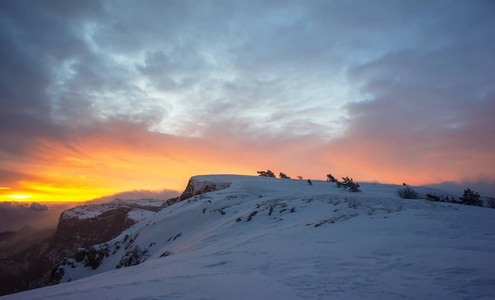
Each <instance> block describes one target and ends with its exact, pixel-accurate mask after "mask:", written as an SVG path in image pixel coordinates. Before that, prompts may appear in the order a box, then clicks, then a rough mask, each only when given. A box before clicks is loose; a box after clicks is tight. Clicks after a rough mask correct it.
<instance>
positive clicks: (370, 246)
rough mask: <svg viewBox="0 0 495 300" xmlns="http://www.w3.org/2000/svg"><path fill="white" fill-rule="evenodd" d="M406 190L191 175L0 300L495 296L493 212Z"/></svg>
mask: <svg viewBox="0 0 495 300" xmlns="http://www.w3.org/2000/svg"><path fill="white" fill-rule="evenodd" d="M400 188H402V186H395V185H383V184H373V183H361V184H360V190H361V191H360V192H350V191H349V190H345V189H342V188H338V187H337V185H336V184H335V183H332V182H325V181H318V180H313V181H312V185H310V184H308V182H307V181H306V180H294V179H275V178H267V177H252V176H237V175H208V176H196V177H193V178H192V179H191V180H190V182H189V185H188V187H187V188H186V190H185V191H184V193H183V194H182V196H181V197H180V198H179V199H177V201H176V202H175V204H172V205H170V206H167V207H164V208H162V209H161V210H159V211H157V212H152V213H150V212H149V211H148V212H147V214H146V215H142V217H140V218H137V217H136V220H137V221H138V222H137V223H136V224H134V225H132V226H131V227H129V228H128V229H126V230H125V231H124V232H122V234H120V235H119V236H118V237H116V238H114V239H113V240H110V241H108V242H106V243H103V244H100V245H95V246H94V247H92V248H91V249H79V250H78V252H77V253H75V255H74V257H67V258H66V259H65V260H64V262H62V263H61V264H60V266H59V268H58V269H57V270H56V271H57V272H55V275H56V276H58V277H57V280H58V282H60V283H59V284H58V285H54V286H49V287H45V288H41V289H36V290H31V291H27V292H22V293H17V294H12V295H9V296H5V297H4V298H2V299H16V300H19V299H229V300H230V299H399V298H401V299H466V298H469V299H493V292H494V287H495V272H494V271H493V270H495V261H494V259H493V254H494V253H495V229H494V228H495V210H493V209H489V208H484V207H475V206H468V205H461V204H453V203H447V202H433V201H427V200H425V199H424V196H425V195H426V194H435V195H445V196H453V195H452V194H448V193H447V192H445V191H441V190H433V189H429V188H426V187H414V190H415V191H416V192H417V193H418V195H419V197H418V199H402V198H400V197H399V196H398V194H397V190H398V189H400ZM456 196H460V195H456ZM84 212H85V214H86V215H87V217H89V216H90V215H91V212H92V210H91V209H87V210H85V211H84ZM72 213H73V214H74V213H75V211H72ZM76 216H77V214H75V215H73V217H76ZM91 216H92V215H91Z"/></svg>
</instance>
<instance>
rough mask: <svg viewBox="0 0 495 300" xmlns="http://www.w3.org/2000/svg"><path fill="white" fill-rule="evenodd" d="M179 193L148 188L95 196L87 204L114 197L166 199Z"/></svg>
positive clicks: (123, 198)
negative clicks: (99, 196)
mask: <svg viewBox="0 0 495 300" xmlns="http://www.w3.org/2000/svg"><path fill="white" fill-rule="evenodd" d="M179 195H180V193H179V192H178V191H174V190H161V191H149V190H134V191H127V192H121V193H117V194H113V195H110V196H105V197H101V198H96V199H93V200H91V201H88V202H87V203H88V204H99V203H105V202H109V201H113V200H116V199H119V200H140V199H156V200H168V199H170V198H174V197H178V196H179Z"/></svg>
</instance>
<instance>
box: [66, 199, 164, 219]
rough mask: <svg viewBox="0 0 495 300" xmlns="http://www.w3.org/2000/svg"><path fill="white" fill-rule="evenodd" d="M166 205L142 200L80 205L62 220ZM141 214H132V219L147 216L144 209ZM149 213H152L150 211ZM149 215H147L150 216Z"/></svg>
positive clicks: (157, 201)
mask: <svg viewBox="0 0 495 300" xmlns="http://www.w3.org/2000/svg"><path fill="white" fill-rule="evenodd" d="M164 203H165V201H163V200H154V199H142V200H113V201H111V202H107V203H103V204H96V205H80V206H76V207H73V208H71V209H68V210H65V211H64V212H63V213H62V218H63V219H71V218H78V219H91V218H95V217H97V216H99V215H101V214H102V213H104V212H106V211H109V210H112V209H117V208H120V207H130V208H134V209H135V207H136V206H141V207H150V208H157V207H160V206H162V205H163V204H164ZM138 211H139V212H134V211H131V212H130V217H131V218H132V219H135V220H136V221H139V220H142V219H143V217H141V215H143V216H144V215H145V214H146V213H144V212H143V211H144V210H143V209H138ZM148 213H151V212H149V211H148ZM148 215H149V214H146V216H148Z"/></svg>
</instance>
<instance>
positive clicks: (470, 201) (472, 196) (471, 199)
mask: <svg viewBox="0 0 495 300" xmlns="http://www.w3.org/2000/svg"><path fill="white" fill-rule="evenodd" d="M459 200H460V203H461V204H465V205H474V206H483V201H481V199H480V194H478V193H477V192H475V191H472V190H471V189H469V188H468V189H465V190H464V195H462V197H460V198H459Z"/></svg>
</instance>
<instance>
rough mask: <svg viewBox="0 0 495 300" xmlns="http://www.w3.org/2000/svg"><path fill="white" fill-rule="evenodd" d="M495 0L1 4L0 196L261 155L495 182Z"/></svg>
mask: <svg viewBox="0 0 495 300" xmlns="http://www.w3.org/2000/svg"><path fill="white" fill-rule="evenodd" d="M494 11H495V3H494V2H493V1H481V0H479V1H462V0H461V1H441V0H439V1H408V0H407V1H399V0H391V1H378V0H376V1H352V0H351V1H348V0H347V1H91V0H89V1H42V0H40V1H22V0H15V1H12V0H4V1H0V40H1V41H2V43H1V45H0V66H1V67H0V201H10V202H12V201H14V202H15V201H27V202H31V203H32V202H36V203H38V204H39V203H43V202H49V201H50V202H53V201H55V202H57V201H75V202H77V201H85V200H90V199H93V198H99V197H104V196H108V195H112V194H116V193H122V192H126V191H154V192H157V193H162V194H163V195H165V194H167V193H169V192H170V193H174V191H181V190H183V189H184V187H185V186H186V184H187V180H188V179H189V178H190V177H191V176H194V175H200V174H219V173H221V174H248V175H256V171H258V170H267V169H270V170H272V171H274V172H275V173H276V174H278V173H279V172H284V173H285V174H287V175H288V176H291V177H292V178H295V177H296V176H303V177H304V178H311V179H325V178H326V174H328V173H332V174H333V175H334V176H335V177H337V178H339V177H341V176H350V177H353V178H354V180H355V181H373V182H383V183H397V184H402V183H403V182H406V183H408V184H411V185H429V184H431V185H433V184H437V185H442V184H448V185H449V186H451V187H452V186H454V187H458V188H459V189H462V188H465V187H471V188H474V189H475V190H478V191H480V192H481V193H482V194H484V195H495V184H494V183H495V138H494V132H495V118H494V113H495V82H494V78H495V35H494V34H493V33H494V32H495V18H493V12H494ZM167 195H168V194H167ZM11 196H16V197H17V198H12V197H11ZM20 196H29V197H27V198H22V197H20ZM10 205H15V204H12V203H11V204H10ZM41 205H42V204H41ZM39 213H43V211H39Z"/></svg>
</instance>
